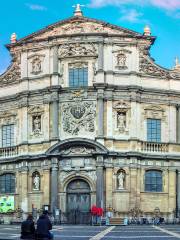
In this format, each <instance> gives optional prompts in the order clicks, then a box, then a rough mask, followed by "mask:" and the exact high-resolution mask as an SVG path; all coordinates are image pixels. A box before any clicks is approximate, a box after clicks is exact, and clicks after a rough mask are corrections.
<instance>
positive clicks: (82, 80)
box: [69, 67, 88, 87]
mask: <svg viewBox="0 0 180 240" xmlns="http://www.w3.org/2000/svg"><path fill="white" fill-rule="evenodd" d="M69 86H70V87H84V86H88V68H87V67H82V68H70V69H69Z"/></svg>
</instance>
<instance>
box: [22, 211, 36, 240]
mask: <svg viewBox="0 0 180 240" xmlns="http://www.w3.org/2000/svg"><path fill="white" fill-rule="evenodd" d="M21 239H26V240H30V239H35V226H34V221H33V216H32V215H31V214H29V215H28V217H27V219H26V220H25V221H23V222H22V224H21Z"/></svg>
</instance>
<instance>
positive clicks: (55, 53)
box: [52, 46, 59, 85]
mask: <svg viewBox="0 0 180 240" xmlns="http://www.w3.org/2000/svg"><path fill="white" fill-rule="evenodd" d="M52 51H53V53H52V60H53V75H52V85H58V84H59V76H58V47H57V46H54V47H53V50H52Z"/></svg>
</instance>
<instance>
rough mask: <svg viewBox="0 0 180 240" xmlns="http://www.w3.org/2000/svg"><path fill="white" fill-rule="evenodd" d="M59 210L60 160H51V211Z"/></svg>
mask: <svg viewBox="0 0 180 240" xmlns="http://www.w3.org/2000/svg"><path fill="white" fill-rule="evenodd" d="M56 208H58V159H57V158H56V157H54V158H52V160H51V211H52V212H53V211H54V210H55V209H56Z"/></svg>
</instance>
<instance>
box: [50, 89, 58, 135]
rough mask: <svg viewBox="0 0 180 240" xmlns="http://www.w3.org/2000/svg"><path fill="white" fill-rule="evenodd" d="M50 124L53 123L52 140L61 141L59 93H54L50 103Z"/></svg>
mask: <svg viewBox="0 0 180 240" xmlns="http://www.w3.org/2000/svg"><path fill="white" fill-rule="evenodd" d="M50 122H51V130H52V131H51V139H52V140H58V139H59V102H58V92H54V93H53V94H52V95H51V103H50Z"/></svg>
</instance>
